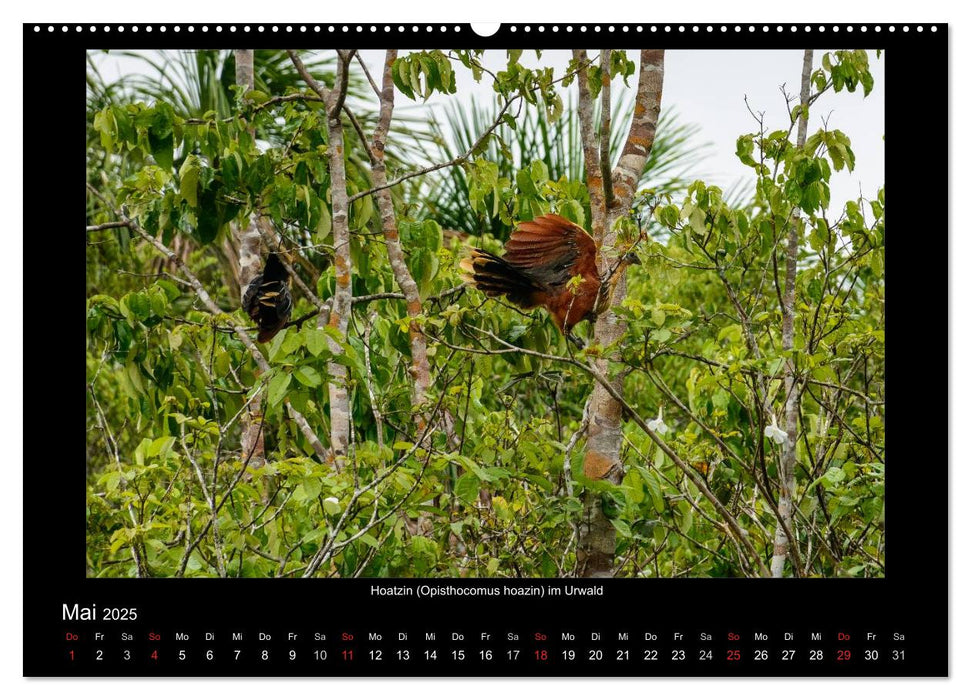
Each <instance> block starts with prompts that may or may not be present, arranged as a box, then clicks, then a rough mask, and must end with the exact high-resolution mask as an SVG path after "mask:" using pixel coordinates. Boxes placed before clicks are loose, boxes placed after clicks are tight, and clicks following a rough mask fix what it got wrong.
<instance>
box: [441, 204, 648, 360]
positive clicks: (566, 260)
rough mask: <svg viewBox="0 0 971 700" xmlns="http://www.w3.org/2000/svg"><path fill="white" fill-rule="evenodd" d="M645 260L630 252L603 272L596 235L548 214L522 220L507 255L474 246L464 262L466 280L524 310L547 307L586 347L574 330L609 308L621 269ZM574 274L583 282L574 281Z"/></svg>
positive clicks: (563, 329)
mask: <svg viewBox="0 0 971 700" xmlns="http://www.w3.org/2000/svg"><path fill="white" fill-rule="evenodd" d="M639 262H640V261H639V260H638V259H637V256H636V255H634V254H633V253H628V254H627V255H624V256H623V257H622V258H621V259H620V260H619V261H618V263H617V265H616V266H615V267H614V268H613V269H612V270H606V271H604V272H602V273H601V272H600V271H599V270H598V269H597V245H596V243H594V240H593V238H591V237H590V234H589V233H587V232H586V231H584V230H583V229H582V228H580V227H579V226H577V225H576V224H574V223H573V222H572V221H567V220H566V219H564V218H563V217H562V216H557V215H556V214H546V215H543V216H540V217H537V218H536V219H534V220H532V221H524V222H523V223H521V224H519V226H517V227H516V230H515V231H513V232H512V236H511V238H510V239H509V242H508V243H507V244H506V252H505V254H504V255H503V256H502V257H497V256H495V255H493V254H492V253H487V252H486V251H484V250H480V249H478V248H473V249H472V252H471V254H470V255H469V257H467V258H465V259H464V260H462V261H461V262H460V263H459V266H460V267H461V268H462V270H463V271H464V272H465V274H463V277H464V278H465V280H466V281H467V282H469V283H470V284H472V285H473V286H475V287H476V288H477V289H479V290H480V291H481V292H483V293H484V294H485V295H486V296H490V297H496V296H502V295H505V297H506V298H507V299H508V300H509V301H510V302H512V303H513V304H515V305H516V306H518V307H520V308H522V309H534V308H536V307H538V306H541V307H543V308H544V309H546V310H547V311H548V312H549V314H550V316H552V318H553V322H554V323H556V327H557V328H559V329H560V332H562V333H563V335H564V336H566V337H567V338H568V339H570V340H571V341H573V342H574V343H575V344H577V345H578V346H580V341H579V340H578V339H577V338H576V337H574V336H573V335H571V333H570V331H571V330H572V329H573V327H574V326H575V325H577V324H578V323H580V321H583V320H590V321H594V320H596V318H597V316H598V315H599V314H602V313H603V312H604V311H606V310H607V309H608V308H609V307H610V299H611V297H612V296H613V292H614V286H615V285H616V284H617V280H618V279H619V277H620V274H621V273H622V272H623V271H624V269H626V268H627V266H628V265H631V264H637V263H639ZM574 278H579V284H570V281H571V280H573V279H574Z"/></svg>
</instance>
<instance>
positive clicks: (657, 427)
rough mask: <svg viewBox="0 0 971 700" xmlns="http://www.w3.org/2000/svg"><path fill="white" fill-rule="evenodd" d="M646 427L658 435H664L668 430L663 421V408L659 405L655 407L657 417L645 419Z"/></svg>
mask: <svg viewBox="0 0 971 700" xmlns="http://www.w3.org/2000/svg"><path fill="white" fill-rule="evenodd" d="M647 427H648V428H650V429H651V430H653V431H654V432H655V433H657V434H658V435H664V433H666V432H668V431H669V430H670V428H669V427H668V426H667V425H666V424H665V423H664V408H663V407H661V406H658V407H657V418H655V419H654V420H649V421H647Z"/></svg>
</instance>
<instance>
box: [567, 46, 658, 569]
mask: <svg viewBox="0 0 971 700" xmlns="http://www.w3.org/2000/svg"><path fill="white" fill-rule="evenodd" d="M574 56H576V57H580V58H582V59H584V60H585V59H586V53H585V52H584V51H576V52H574ZM608 58H609V56H608ZM602 69H603V70H604V71H609V69H610V66H609V64H608V65H604V66H603V67H602ZM663 81H664V51H663V50H643V51H641V54H640V74H639V77H638V85H637V97H636V100H635V103H634V117H633V120H632V121H631V125H630V130H629V132H628V135H627V141H626V143H625V145H624V150H623V152H622V153H621V157H620V160H619V162H618V163H617V167H616V168H614V169H613V171H611V177H610V182H611V185H610V186H611V192H609V193H608V192H606V190H605V186H606V180H605V178H604V177H603V172H604V171H603V169H602V167H601V166H602V162H607V163H609V161H610V154H609V153H608V154H604V153H598V150H599V149H598V147H597V146H598V145H597V141H596V139H595V136H594V129H593V119H592V111H593V104H592V100H591V98H590V90H589V86H588V85H587V78H586V74H585V73H581V74H580V77H579V79H578V83H579V93H580V96H579V104H578V111H579V115H580V124H581V127H580V134H581V139H582V141H583V152H584V165H585V168H586V173H587V189H588V191H589V193H590V208H591V225H592V229H593V230H592V231H591V233H592V235H593V237H594V239H595V240H596V241H597V244H598V249H599V251H600V255H599V260H598V265H599V268H600V272H601V274H603V273H604V272H605V271H607V270H610V269H612V267H613V266H614V265H615V264H616V262H617V259H618V257H619V255H620V254H623V251H618V250H617V249H616V243H617V231H616V230H615V226H614V224H615V223H616V222H617V221H618V220H619V219H620V218H621V217H622V216H624V215H625V214H626V213H627V212H628V210H629V209H630V206H631V204H632V203H633V201H634V195H635V193H636V191H637V183H638V181H639V180H640V177H641V174H642V173H643V171H644V166H645V165H646V164H647V158H648V156H649V155H650V152H651V147H652V146H653V145H654V134H655V131H656V129H657V120H658V115H659V113H660V108H661V88H662V86H663ZM604 112H606V117H605V119H604V116H603V115H602V119H604V121H602V124H601V129H603V126H604V124H606V125H607V127H608V128H609V123H610V122H609V119H610V114H609V109H605V110H604ZM601 159H602V160H601ZM608 201H610V202H611V203H612V206H611V207H609V208H608V207H607V202H608ZM626 295H627V277H626V274H625V273H621V275H620V277H619V279H618V281H617V285H616V287H615V288H614V293H613V297H612V298H611V309H610V310H608V311H607V312H605V313H603V314H601V315H600V317H599V318H598V319H597V323H596V325H595V326H594V338H593V344H594V345H597V346H599V347H604V348H605V347H608V346H610V345H611V344H613V343H615V342H616V341H617V340H619V339H620V338H621V337H622V336H623V334H624V331H625V330H626V324H625V323H624V322H623V321H622V320H621V319H619V318H618V317H617V316H616V315H615V314H614V312H613V307H614V306H616V305H618V304H620V303H621V302H622V301H623V300H624V297H626ZM608 366H609V360H608V358H606V357H601V358H600V359H598V360H597V362H596V368H597V371H598V372H599V373H600V374H601V375H603V376H604V377H608V378H609V382H610V385H611V387H612V388H613V389H614V391H615V392H616V393H617V395H618V396H621V395H623V377H621V376H617V377H612V378H610V374H609V369H608ZM622 413H623V409H622V406H621V404H620V403H619V402H618V401H616V400H615V399H614V398H613V397H612V396H611V395H610V393H609V392H608V391H607V389H606V388H605V387H603V386H601V385H600V384H596V385H594V388H593V393H592V395H591V397H590V421H589V425H588V427H587V445H586V452H585V454H584V458H583V473H584V475H585V476H586V477H587V478H590V479H609V480H610V481H611V482H613V483H615V484H619V483H620V481H621V480H622V479H623V476H624V468H623V464H622V463H621V460H620V449H621V445H622V443H623V431H622V424H621V417H622ZM615 544H616V531H615V529H614V526H613V524H612V523H611V522H610V520H609V519H608V518H607V516H606V515H605V514H604V512H603V502H602V497H601V495H600V494H599V493H597V492H595V491H593V490H588V491H587V493H586V496H585V500H584V511H583V522H582V523H581V525H580V542H579V547H578V550H577V560H578V561H577V563H578V565H579V572H580V575H581V576H586V577H607V576H611V575H613V563H614V549H615Z"/></svg>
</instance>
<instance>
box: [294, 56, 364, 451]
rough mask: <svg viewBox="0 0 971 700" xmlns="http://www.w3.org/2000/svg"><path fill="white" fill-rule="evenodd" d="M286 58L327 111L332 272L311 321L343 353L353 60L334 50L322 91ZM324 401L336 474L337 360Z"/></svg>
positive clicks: (342, 370)
mask: <svg viewBox="0 0 971 700" xmlns="http://www.w3.org/2000/svg"><path fill="white" fill-rule="evenodd" d="M287 54H288V55H289V56H290V60H291V61H292V62H293V65H294V67H295V68H296V69H297V72H298V73H300V77H302V78H303V79H304V82H306V83H307V85H309V86H310V89H311V90H313V91H314V92H315V93H317V96H318V97H320V99H321V100H322V101H323V103H324V105H325V106H326V109H327V154H328V156H329V159H330V201H331V208H332V215H331V219H332V230H333V233H334V272H335V273H336V280H335V282H336V284H335V288H334V296H333V298H332V299H331V304H330V308H329V310H327V308H326V307H322V308H321V312H320V315H319V316H318V317H317V327H318V328H321V329H322V328H325V327H330V328H334V329H336V330H337V336H338V340H335V339H334V338H331V337H329V336H328V339H327V344H328V347H329V348H330V350H331V352H333V353H337V354H340V353H343V352H344V349H343V348H342V347H341V343H345V344H346V342H347V327H348V323H349V321H350V317H351V299H352V297H351V294H352V290H351V234H350V229H349V228H348V223H347V217H348V208H349V202H348V197H347V169H346V167H345V163H344V128H343V125H342V124H341V110H342V109H343V108H344V98H345V97H346V95H347V78H348V63H349V62H350V60H351V59H352V58H353V56H354V52H353V51H338V52H337V76H336V79H335V82H334V88H333V89H332V90H327V89H325V88H324V87H323V86H322V85H321V84H320V83H318V82H317V80H315V79H314V77H313V76H312V75H310V71H308V70H307V67H306V66H305V65H304V63H303V61H302V60H300V57H299V56H298V55H297V52H296V51H294V50H292V49H287ZM327 373H328V375H329V381H328V384H327V390H328V395H329V397H330V459H331V461H332V463H333V464H334V466H335V468H336V469H338V470H340V469H342V468H343V466H344V462H345V461H346V459H347V450H348V446H349V445H350V440H351V407H350V387H349V386H348V380H349V373H348V371H347V367H346V366H345V365H342V364H340V363H338V362H328V363H327Z"/></svg>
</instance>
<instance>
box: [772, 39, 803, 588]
mask: <svg viewBox="0 0 971 700" xmlns="http://www.w3.org/2000/svg"><path fill="white" fill-rule="evenodd" d="M812 71H813V52H812V49H806V51H805V53H804V54H803V59H802V85H801V88H800V91H799V103H800V104H801V105H802V109H801V110H800V113H799V131H798V132H797V134H796V145H797V146H798V147H800V148H801V147H803V146H805V145H806V130H807V127H808V125H809V91H810V85H811V84H810V77H811V76H812ZM798 216H799V212H798V210H797V211H796V212H794V214H793V217H794V218H798ZM798 257H799V226H798V222H797V223H793V225H792V226H791V227H790V228H789V240H788V241H787V246H786V289H785V293H784V294H783V296H782V350H783V352H786V351H789V352H790V353H791V351H792V349H793V346H794V341H795V318H796V310H795V306H796V262H797V261H798ZM783 378H784V385H785V390H786V393H785V396H786V404H785V430H786V441H785V444H784V445H783V446H782V462H781V464H780V465H779V466H780V469H779V520H780V522H779V524H778V525H777V527H776V530H775V542H774V546H773V549H772V565H771V567H770V568H771V571H772V577H773V578H782V574H783V571H784V569H785V565H786V559H788V558H789V549H790V547H792V546H794V543H791V542H789V537H788V536H787V534H786V532H791V533H793V534H795V531H794V530H793V529H792V509H793V503H794V501H795V490H796V438H797V433H798V429H799V425H798V422H799V387H798V386H797V384H798V382H797V381H796V365H795V363H794V362H793V359H792V357H791V354H790V356H789V357H788V358H787V359H786V364H785V370H784V375H783Z"/></svg>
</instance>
